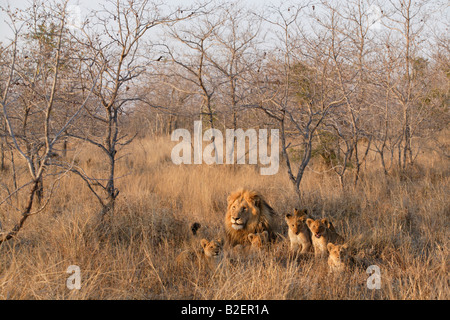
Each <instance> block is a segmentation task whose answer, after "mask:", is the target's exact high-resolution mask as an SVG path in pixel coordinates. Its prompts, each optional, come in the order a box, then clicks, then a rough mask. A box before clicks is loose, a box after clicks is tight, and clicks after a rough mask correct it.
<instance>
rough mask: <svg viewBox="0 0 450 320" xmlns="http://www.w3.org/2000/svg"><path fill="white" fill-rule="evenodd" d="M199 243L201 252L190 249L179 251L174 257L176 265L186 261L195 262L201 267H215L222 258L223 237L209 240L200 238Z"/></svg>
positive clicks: (211, 268)
mask: <svg viewBox="0 0 450 320" xmlns="http://www.w3.org/2000/svg"><path fill="white" fill-rule="evenodd" d="M200 245H201V248H202V251H201V252H197V251H195V252H192V251H191V250H185V251H183V252H181V253H180V254H179V255H178V257H177V259H176V262H177V265H178V266H182V265H184V264H185V263H187V262H191V263H192V262H196V263H197V264H198V267H199V268H201V269H202V268H207V269H210V270H214V269H216V268H217V267H218V266H219V264H220V262H221V261H222V258H223V239H214V240H211V241H208V240H207V239H202V240H200Z"/></svg>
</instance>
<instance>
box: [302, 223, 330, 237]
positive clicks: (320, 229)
mask: <svg viewBox="0 0 450 320" xmlns="http://www.w3.org/2000/svg"><path fill="white" fill-rule="evenodd" d="M306 224H307V225H308V228H309V230H311V233H312V234H313V236H314V237H316V238H318V239H320V238H321V237H322V236H323V234H324V233H325V231H326V229H327V225H328V220H327V219H318V220H313V219H306Z"/></svg>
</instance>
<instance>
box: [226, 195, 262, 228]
mask: <svg viewBox="0 0 450 320" xmlns="http://www.w3.org/2000/svg"><path fill="white" fill-rule="evenodd" d="M252 201H255V200H254V199H251V201H247V199H245V197H241V198H237V199H234V200H231V201H230V203H229V205H228V213H229V215H230V222H231V227H232V228H233V229H235V230H241V229H244V228H245V226H246V224H247V222H248V221H249V220H250V219H251V218H252V216H257V214H258V210H257V208H256V207H255V204H256V203H252Z"/></svg>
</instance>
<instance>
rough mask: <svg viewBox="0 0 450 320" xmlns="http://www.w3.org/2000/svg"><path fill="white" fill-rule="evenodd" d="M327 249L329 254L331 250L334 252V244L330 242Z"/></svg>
mask: <svg viewBox="0 0 450 320" xmlns="http://www.w3.org/2000/svg"><path fill="white" fill-rule="evenodd" d="M327 249H328V252H330V251H331V250H333V249H334V244H332V243H331V242H329V243H328V244H327Z"/></svg>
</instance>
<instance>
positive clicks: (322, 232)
mask: <svg viewBox="0 0 450 320" xmlns="http://www.w3.org/2000/svg"><path fill="white" fill-rule="evenodd" d="M306 224H307V225H308V228H309V230H311V233H312V235H311V239H312V244H313V247H314V255H315V256H316V257H326V256H327V253H328V249H327V245H328V243H330V242H331V243H335V244H336V243H342V242H343V241H344V238H342V237H341V236H340V235H339V234H338V233H337V232H336V230H335V229H334V226H333V224H332V223H331V222H330V221H328V219H326V218H324V219H317V220H313V219H306Z"/></svg>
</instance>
